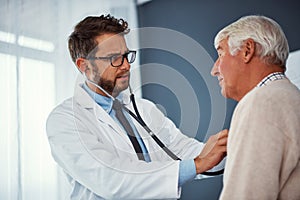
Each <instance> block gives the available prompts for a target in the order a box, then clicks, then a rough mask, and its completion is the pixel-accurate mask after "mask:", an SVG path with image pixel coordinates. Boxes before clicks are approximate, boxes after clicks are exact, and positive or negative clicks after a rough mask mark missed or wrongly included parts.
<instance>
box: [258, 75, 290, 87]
mask: <svg viewBox="0 0 300 200" xmlns="http://www.w3.org/2000/svg"><path fill="white" fill-rule="evenodd" d="M284 78H286V76H285V75H284V73H283V72H274V73H271V74H269V75H268V76H266V77H265V78H264V79H263V80H262V81H260V82H259V83H258V84H257V86H256V87H261V86H264V85H268V84H269V83H270V82H272V81H276V80H281V79H284Z"/></svg>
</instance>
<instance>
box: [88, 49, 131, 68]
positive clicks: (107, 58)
mask: <svg viewBox="0 0 300 200" xmlns="http://www.w3.org/2000/svg"><path fill="white" fill-rule="evenodd" d="M130 53H132V54H133V60H132V61H131V60H128V55H129V54H130ZM120 56H121V57H122V62H121V64H120V65H114V64H113V59H114V58H116V59H118V58H119V57H120ZM124 58H126V60H127V62H128V63H130V64H131V63H133V62H134V61H135V59H136V51H134V50H129V51H127V52H126V53H124V54H122V55H113V56H107V57H88V58H87V59H88V60H109V61H110V64H111V66H113V67H120V66H122V65H123V63H124Z"/></svg>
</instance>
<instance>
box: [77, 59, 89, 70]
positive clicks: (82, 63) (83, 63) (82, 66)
mask: <svg viewBox="0 0 300 200" xmlns="http://www.w3.org/2000/svg"><path fill="white" fill-rule="evenodd" d="M76 66H77V68H78V70H79V71H80V72H81V73H85V72H86V70H88V69H89V68H88V63H87V60H86V59H84V58H77V59H76Z"/></svg>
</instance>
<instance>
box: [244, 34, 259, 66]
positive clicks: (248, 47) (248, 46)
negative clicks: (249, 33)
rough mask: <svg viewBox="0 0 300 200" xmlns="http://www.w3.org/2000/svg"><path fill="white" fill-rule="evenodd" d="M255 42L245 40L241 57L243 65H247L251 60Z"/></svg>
mask: <svg viewBox="0 0 300 200" xmlns="http://www.w3.org/2000/svg"><path fill="white" fill-rule="evenodd" d="M255 48H256V46H255V42H254V41H253V40H252V39H247V40H246V41H245V42H244V46H243V48H242V53H243V54H242V55H243V60H244V62H245V63H249V62H250V61H251V59H252V58H253V57H254V55H255Z"/></svg>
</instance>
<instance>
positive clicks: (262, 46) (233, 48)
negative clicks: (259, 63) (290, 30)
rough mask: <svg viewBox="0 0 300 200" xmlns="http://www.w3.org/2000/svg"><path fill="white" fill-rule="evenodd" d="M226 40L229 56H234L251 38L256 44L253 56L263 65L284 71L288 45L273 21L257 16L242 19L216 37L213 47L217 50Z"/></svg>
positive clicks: (282, 33) (277, 25)
mask: <svg viewBox="0 0 300 200" xmlns="http://www.w3.org/2000/svg"><path fill="white" fill-rule="evenodd" d="M226 38H228V46H229V51H230V54H231V55H236V53H237V52H238V51H239V50H240V49H241V47H242V45H243V42H244V41H245V40H247V39H250V38H251V39H253V40H254V42H255V43H256V52H255V54H256V55H257V56H259V57H260V58H261V59H262V60H263V62H264V63H266V64H274V65H278V66H281V67H282V68H283V69H285V65H286V60H287V58H288V54H289V45H288V41H287V39H286V36H285V34H284V32H283V31H282V29H281V27H280V25H279V24H278V23H277V22H275V21H274V20H273V19H270V18H268V17H265V16H259V15H250V16H245V17H242V18H240V19H239V20H237V21H236V22H234V23H232V24H230V25H228V26H226V27H225V28H223V29H222V30H221V31H220V32H219V33H218V34H217V35H216V37H215V41H214V43H215V47H216V48H217V46H218V45H219V43H220V42H221V41H222V40H223V39H226Z"/></svg>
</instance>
